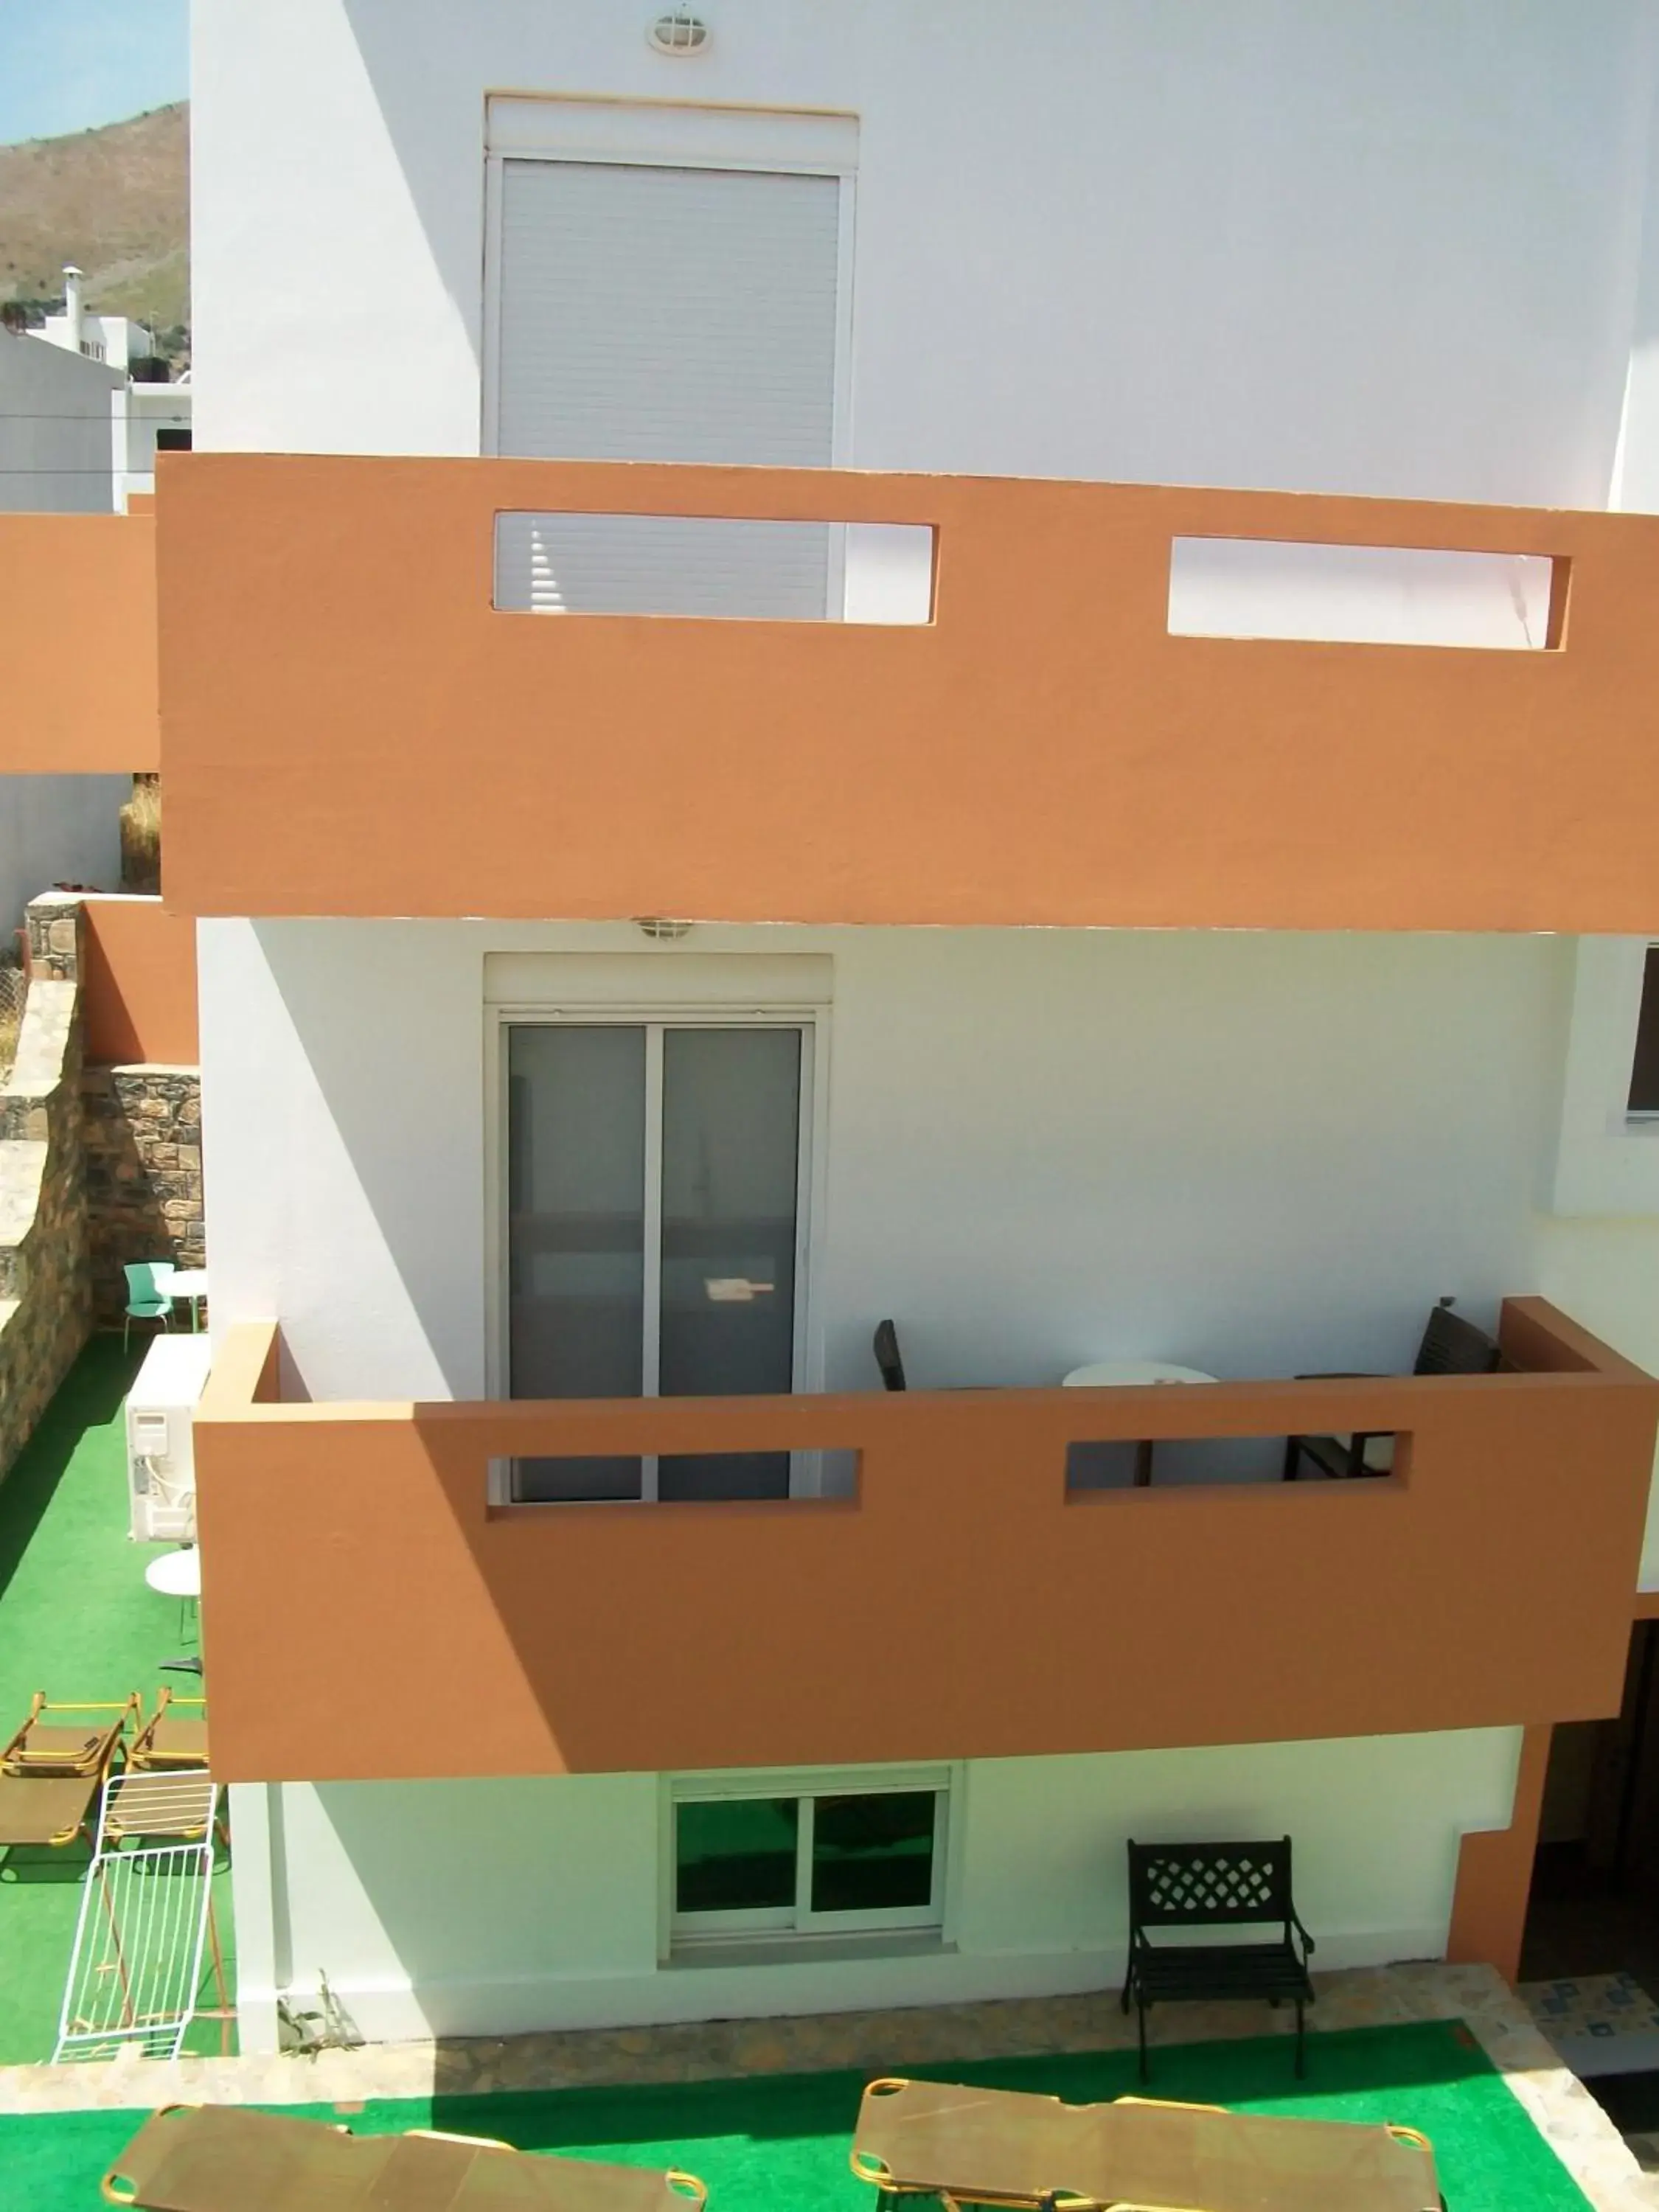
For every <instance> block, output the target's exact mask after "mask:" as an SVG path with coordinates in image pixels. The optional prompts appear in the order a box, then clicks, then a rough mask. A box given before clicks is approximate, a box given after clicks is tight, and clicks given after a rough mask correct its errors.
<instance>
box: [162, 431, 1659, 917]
mask: <svg viewBox="0 0 1659 2212" xmlns="http://www.w3.org/2000/svg"><path fill="white" fill-rule="evenodd" d="M161 484H162V489H161V496H160V499H159V501H158V510H159V515H160V525H159V526H160V532H161V584H162V602H163V606H164V610H165V612H164V617H163V629H162V637H161V668H162V682H163V687H164V690H163V720H164V731H165V744H166V753H167V808H168V816H167V836H168V847H167V867H168V896H169V898H170V899H171V900H173V902H178V903H180V904H182V905H184V906H185V907H186V908H191V909H193V910H194V911H196V912H198V913H208V914H222V913H234V914H250V913H251V914H314V915H500V916H523V915H557V916H566V917H571V918H617V917H623V916H629V915H641V914H662V915H676V916H684V917H688V918H692V919H698V918H702V919H714V918H719V919H725V920H730V921H801V922H871V923H882V922H898V923H943V924H954V925H964V924H975V923H990V924H1030V923H1036V924H1068V923H1069V924H1105V925H1146V926H1160V927H1261V928H1301V929H1312V928H1364V929H1401V928H1413V929H1427V928H1440V929H1464V930H1489V929H1510V930H1560V931H1574V932H1577V931H1610V932H1620V933H1641V932H1646V931H1650V930H1654V929H1656V928H1659V875H1656V873H1655V871H1654V868H1653V865H1652V853H1651V843H1652V840H1651V836H1650V825H1651V823H1652V822H1653V820H1654V819H1655V817H1656V814H1659V748H1656V747H1655V745H1654V744H1653V743H1652V737H1651V730H1650V720H1651V716H1650V702H1651V701H1652V699H1653V698H1654V697H1656V696H1659V621H1656V619H1655V609H1656V607H1659V518H1650V517H1645V516H1639V515H1628V514H1607V513H1543V512H1535V511H1530V510H1525V509H1507V508H1486V507H1452V506H1437V505H1427V504H1407V503H1403V502H1397V501H1370V500H1358V499H1332V498H1317V497H1309V496H1301V495H1284V494H1266V493H1243V492H1218V491H1206V490H1190V489H1165V488H1160V487H1152V486H1126V485H1117V484H1093V483H1060V482H1049V481H1024V480H1005V479H987V478H968V477H895V476H885V477H883V476H869V475H863V474H853V473H842V472H827V471H776V470H741V469H709V468H669V467H661V466H654V465H653V466H644V465H635V466H627V465H595V464H575V463H550V462H519V461H480V460H442V459H440V460H430V459H428V460H403V459H359V458H344V459H309V458H292V457H290V458H276V457H270V456H256V455H234V454H197V455H194V456H191V457H190V458H188V459H185V458H183V457H180V458H179V459H176V460H169V461H167V462H165V463H164V464H163V465H162V468H161ZM514 510H532V511H533V510H542V511H559V510H565V511H570V512H596V513H656V514H679V515H710V514H714V515H724V516H746V517H757V518H772V519H788V518H793V519H798V520H799V519H805V520H830V521H837V520H839V521H864V522H887V523H908V524H913V525H915V524H920V525H926V526H931V527H932V528H933V530H934V531H935V532H936V538H935V546H936V562H937V566H936V570H935V580H936V602H935V610H934V619H933V621H932V622H931V623H924V624H922V625H921V626H918V627H915V628H908V629H907V628H881V627H862V626H854V625H852V624H843V623H799V622H755V621H713V620H705V621H697V620H688V619H684V618H678V617H673V618H669V617H640V616H597V617H594V616H583V615H572V616H567V617H562V618H558V619H538V618H533V617H528V616H526V615H522V614H516V613H507V612H501V611H496V610H495V607H494V606H493V605H492V562H493V540H494V529H495V516H496V514H497V513H500V512H511V511H514ZM1177 538H1209V539H1215V538H1247V539H1256V540H1272V541H1280V542H1286V543H1293V544H1301V545H1307V544H1340V545H1350V546H1389V547H1405V548H1418V549H1446V550H1466V551H1478V552H1487V553H1504V554H1510V555H1526V556H1546V557H1547V559H1548V560H1551V561H1553V563H1554V569H1553V576H1554V580H1555V589H1554V591H1553V594H1552V595H1550V596H1551V607H1550V615H1549V619H1550V622H1551V624H1552V635H1553V643H1554V644H1555V645H1556V647H1557V648H1558V649H1555V650H1548V651H1529V652H1520V651H1516V652H1505V651H1486V650H1478V649H1471V648H1469V647H1446V646H1433V647H1424V646H1401V645H1383V644H1334V643H1330V642H1316V643H1309V642H1305V641H1294V640H1285V639H1277V640H1262V639H1259V638H1258V639H1251V640H1248V641H1244V640H1240V639H1238V638H1235V637H1227V636H1214V635H1203V636H1192V635H1170V628H1169V621H1168V601H1169V592H1170V562H1171V547H1172V544H1173V543H1174V541H1175V540H1176V539H1177ZM274 821H280V822H281V823H282V827H283V834H282V836H280V837H276V836H272V835H271V834H270V825H271V823H273V822H274Z"/></svg>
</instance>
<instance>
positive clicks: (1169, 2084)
mask: <svg viewBox="0 0 1659 2212" xmlns="http://www.w3.org/2000/svg"><path fill="white" fill-rule="evenodd" d="M297 2063H300V2062H296V2064H297ZM915 2070H916V2071H917V2072H918V2073H919V2074H921V2073H925V2074H927V2075H929V2076H930V2077H932V2078H933V2079H935V2080H942V2081H970V2082H975V2083H983V2084H986V2085H987V2086H990V2087H1000V2088H1008V2089H1028V2090H1037V2091H1042V2092H1045V2093H1049V2094H1052V2095H1055V2096H1060V2097H1064V2098H1066V2099H1067V2100H1071V2101H1073V2102H1078V2103H1082V2102H1087V2101H1090V2100H1099V2099H1103V2098H1109V2097H1117V2096H1122V2095H1124V2094H1126V2093H1130V2092H1133V2091H1134V2090H1136V2089H1137V2087H1138V2086H1139V2085H1138V2083H1137V2082H1136V2080H1135V2065H1134V2058H1133V2054H1132V2053H1127V2052H1122V2051H1113V2052H1110V2053H1105V2054H1091V2055H1085V2056H1082V2057H1076V2056H1068V2057H1048V2058H1015V2059H1006V2060H1002V2061H1000V2062H998V2063H975V2064H972V2065H969V2064H966V2063H964V2064H962V2065H957V2066H938V2067H927V2068H918V2069H915ZM301 2078H302V2077H301ZM866 2078H868V2077H867V2076H866V2075H864V2074H862V2073H836V2074H793V2075H758V2076H756V2077H754V2078H752V2079H750V2080H748V2081H707V2082H677V2083H674V2084H672V2085H669V2086H665V2087H641V2088H623V2089H562V2090H552V2091H548V2092H546V2093H530V2094H513V2095H501V2096H495V2097H437V2098H431V2099H422V2100H409V2101H407V2102H402V2103H396V2104H392V2103H387V2104H373V2105H370V2106H368V2107H367V2108H366V2109H365V2110H363V2111H361V2112H359V2111H355V2110H352V2109H351V2108H349V2107H336V2106H315V2105H313V2106H285V2107H283V2109H284V2110H286V2111H289V2112H303V2113H305V2114H306V2115H307V2117H309V2118H315V2119H320V2120H328V2121H337V2120H340V2119H343V2120H344V2121H345V2123H346V2124H347V2125H348V2126H349V2127H350V2128H351V2129H352V2130H354V2131H355V2132H356V2133H358V2134H362V2135H384V2134H388V2133H392V2132H394V2131H398V2130H403V2129H405V2128H417V2127H435V2128H441V2129H447V2130H451V2131H453V2133H455V2134H458V2135H481V2136H497V2137H500V2138H502V2139H504V2140H506V2141H507V2142H513V2143H516V2144H517V2145H518V2146H519V2147H520V2148H521V2149H524V2150H538V2151H571V2152H574V2153H575V2154H578V2155H580V2156H582V2157H586V2158H598V2159H608V2160H616V2161H617V2162H618V2163H622V2164H628V2165H636V2166H684V2167H686V2168H688V2169H689V2170H690V2172H693V2173H696V2174H697V2175H699V2176H700V2177H701V2178H702V2180H703V2181H704V2182H706V2183H707V2184H708V2200H709V2212H872V2208H873V2204H874V2198H873V2196H872V2192H871V2191H870V2190H869V2189H867V2188H866V2185H864V2184H863V2183H861V2182H860V2181H857V2180H855V2179H854V2177H853V2174H852V2172H851V2171H850V2169H849V2168H848V2162H847V2160H848V2151H849V2150H850V2149H851V2148H852V2136H853V2127H854V2122H855V2120H856V2118H857V2116H858V2108H859V2099H860V2094H861V2093H862V2090H863V2087H864V2084H865V2081H866ZM1147 2093H1148V2094H1150V2095H1153V2096H1161V2097H1173V2098H1187V2099H1190V2100H1194V2101H1195V2102H1200V2103H1212V2104H1218V2105H1227V2106H1231V2107H1233V2108H1234V2109H1235V2110H1237V2111H1240V2112H1279V2113H1288V2114H1295V2115H1299V2116H1300V2117H1302V2118H1310V2119H1333V2120H1369V2121H1382V2120H1395V2121H1397V2122H1400V2123H1401V2124H1405V2125H1407V2126H1410V2127H1416V2128H1420V2129H1421V2130H1423V2132H1424V2133H1425V2135H1426V2136H1428V2137H1429V2138H1430V2140H1431V2142H1433V2144H1434V2146H1435V2156H1436V2162H1437V2166H1438V2169H1439V2178H1440V2186H1441V2188H1442V2190H1443V2191H1444V2193H1445V2197H1446V2203H1447V2206H1448V2212H1517V2208H1520V2207H1522V2206H1524V2207H1526V2208H1527V2212H1583V2206H1584V2203H1585V2199H1584V2197H1583V2195H1582V2194H1581V2193H1580V2191H1579V2190H1578V2188H1577V2185H1576V2184H1575V2183H1574V2182H1573V2181H1572V2179H1571V2177H1570V2176H1569V2175H1568V2173H1567V2171H1566V2169H1565V2166H1562V2165H1561V2164H1560V2162H1559V2160H1557V2158H1556V2157H1555V2154H1554V2153H1553V2151H1552V2150H1551V2149H1550V2148H1549V2147H1548V2145H1547V2143H1546V2142H1544V2140H1543V2138H1542V2137H1541V2136H1540V2135H1539V2134H1538V2133H1537V2132H1536V2130H1534V2128H1533V2126H1532V2124H1531V2122H1530V2121H1529V2120H1528V2118H1527V2116H1526V2113H1525V2112H1523V2111H1522V2107H1521V2106H1520V2105H1519V2104H1518V2103H1517V2102H1516V2099H1515V2098H1514V2096H1513V2095H1512V2094H1511V2093H1510V2090H1509V2089H1508V2088H1506V2087H1505V2086H1504V2081H1503V2080H1502V2078H1501V2077H1500V2076H1499V2075H1498V2073H1497V2072H1496V2071H1495V2070H1494V2069H1493V2068H1492V2065H1491V2064H1490V2063H1489V2062H1488V2061H1487V2059H1486V2056H1485V2054H1484V2053H1483V2052H1482V2051H1480V2047H1479V2045H1477V2044H1476V2043H1475V2041H1474V2038H1473V2036H1471V2035H1470V2034H1469V2033H1468V2029H1467V2028H1465V2027H1463V2026H1462V2023H1461V2022H1460V2021H1433V2022H1431V2023H1429V2024H1427V2025H1424V2026H1419V2027H1386V2028H1359V2029H1353V2030H1350V2031H1347V2032H1346V2033H1340V2034H1334V2035H1321V2036H1314V2037H1310V2039H1309V2078H1308V2079H1307V2080H1306V2081H1301V2082H1298V2081H1295V2080H1294V2079H1293V2078H1292V2076H1291V2051H1290V2046H1289V2045H1288V2043H1287V2042H1285V2040H1283V2039H1280V2038H1279V2037H1268V2038H1263V2039H1261V2040H1257V2041H1249V2042H1238V2043H1200V2044H1188V2045H1184V2046H1180V2047H1176V2048H1171V2049H1169V2050H1164V2051H1158V2052H1157V2053H1156V2054H1155V2057H1154V2078H1153V2081H1152V2085H1151V2087H1150V2089H1149V2090H1148V2091H1147ZM138 2124H139V2122H138V2118H137V2114H135V2113H134V2112H72V2113H52V2114H30V2115H24V2116H16V2117H9V2116H0V2177H3V2178H4V2184H5V2190H6V2191H9V2194H4V2195H3V2202H4V2203H5V2204H6V2205H7V2206H8V2207H10V2206H11V2205H13V2204H15V2206H16V2207H17V2208H18V2212H81V2208H82V2207H90V2206H92V2205H94V2204H95V2203H97V2202H98V2193H97V2192H98V2179H99V2177H100V2175H101V2174H102V2173H103V2172H106V2170H107V2169H108V2168H109V2167H110V2166H112V2165H113V2164H114V2163H115V2161H116V2160H117V2159H118V2156H119V2154H120V2152H121V2149H122V2148H123V2146H124V2145H125V2143H126V2142H127V2141H128V2140H129V2138H130V2137H131V2135H132V2133H133V2132H134V2130H135V2129H136V2127H137V2125H138ZM1333 2212H1337V2208H1335V2207H1333Z"/></svg>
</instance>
